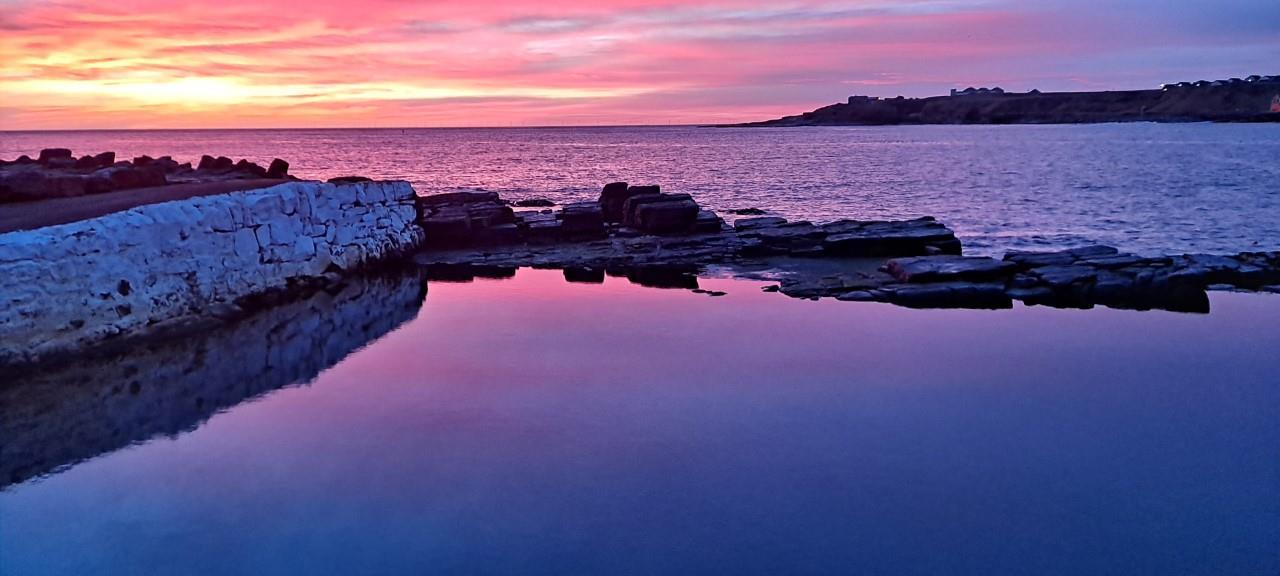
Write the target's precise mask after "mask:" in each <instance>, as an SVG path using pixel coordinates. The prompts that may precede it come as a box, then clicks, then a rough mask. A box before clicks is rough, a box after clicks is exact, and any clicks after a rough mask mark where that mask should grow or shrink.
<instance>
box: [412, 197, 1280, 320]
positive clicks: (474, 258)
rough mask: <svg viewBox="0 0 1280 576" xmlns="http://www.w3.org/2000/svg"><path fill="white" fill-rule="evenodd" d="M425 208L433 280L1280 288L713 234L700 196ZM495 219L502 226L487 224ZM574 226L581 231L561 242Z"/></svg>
mask: <svg viewBox="0 0 1280 576" xmlns="http://www.w3.org/2000/svg"><path fill="white" fill-rule="evenodd" d="M632 188H641V191H640V192H638V193H637V192H630V189H632ZM646 199H651V200H649V201H651V202H653V203H654V204H657V205H661V204H670V205H671V206H672V208H671V211H672V212H673V213H679V214H680V216H679V217H681V218H684V219H685V220H683V222H684V224H682V225H681V226H679V227H677V228H668V227H666V226H665V225H664V226H658V227H656V228H649V229H646V225H645V218H644V217H643V216H640V217H637V216H636V215H637V214H643V212H642V211H643V210H644V206H646V205H647V204H646ZM420 204H421V205H423V206H429V207H435V206H442V207H446V208H442V209H439V210H435V211H431V210H427V211H425V212H424V219H425V220H424V225H425V226H428V238H429V239H430V238H431V236H432V232H431V230H432V228H431V226H433V225H434V226H440V225H441V222H440V221H439V220H441V219H446V220H449V221H452V222H455V224H454V227H453V228H449V230H456V231H458V235H456V236H449V237H447V240H448V241H447V242H441V241H440V240H441V239H439V238H437V241H436V242H431V241H430V240H429V247H428V249H427V250H426V251H424V252H421V253H419V254H418V255H416V256H415V257H414V259H415V260H416V261H417V262H419V263H420V264H424V265H426V266H427V267H428V268H429V269H431V270H432V275H433V277H445V278H451V277H461V278H469V277H472V276H474V275H477V274H484V273H485V272H484V271H485V270H498V271H502V272H501V273H502V274H506V273H507V272H506V271H508V270H511V271H514V269H515V268H517V267H522V266H532V267H539V268H563V269H565V271H566V273H565V275H566V279H568V280H571V281H576V282H580V281H595V279H600V280H603V278H604V275H605V274H606V273H612V274H616V275H622V276H627V277H633V276H644V275H652V276H655V277H661V276H662V275H663V274H664V273H665V272H664V271H667V272H669V271H674V272H675V276H674V277H677V278H683V277H688V276H689V275H691V271H692V272H696V271H697V270H700V269H703V268H705V267H708V266H719V267H728V268H730V269H732V270H735V271H736V272H737V273H741V274H743V275H747V276H753V277H776V278H779V279H780V286H779V291H780V292H782V293H783V294H786V295H789V296H794V297H799V298H838V299H841V300H855V301H856V300H864V301H879V302H890V303H894V304H900V305H904V306H914V307H930V308H932V307H966V308H1006V307H1010V306H1012V303H1013V301H1015V300H1019V301H1022V302H1025V303H1027V304H1040V305H1048V306H1056V307H1077V308H1080V307H1091V306H1094V305H1105V306H1111V307H1116V308H1132V309H1151V308H1160V309H1168V310H1179V311H1187V312H1205V311H1207V310H1208V297H1207V295H1206V293H1205V290H1206V288H1208V287H1210V286H1215V285H1217V286H1222V287H1232V288H1240V289H1249V290H1266V289H1269V288H1268V287H1269V286H1272V285H1275V284H1280V254H1277V253H1246V254H1239V255H1235V256H1213V255H1184V256H1176V257H1167V258H1143V257H1139V256H1135V255H1132V254H1122V253H1120V252H1119V251H1118V250H1116V249H1115V248H1111V247H1106V246H1092V247H1085V248H1078V249H1074V250H1066V251H1061V252H1047V253H1031V252H1012V253H1010V254H1008V255H1007V256H1006V257H1005V259H1003V260H996V259H993V258H986V257H966V256H962V255H961V252H962V247H961V244H960V241H959V240H958V239H957V238H956V236H955V233H954V232H953V231H951V230H950V229H949V228H947V227H946V226H945V225H943V224H941V223H939V222H937V221H936V220H934V219H933V218H929V217H924V218H918V219H915V220H902V221H856V220H839V221H835V222H829V223H825V224H814V223H811V222H803V221H801V222H789V221H787V220H786V219H784V218H778V217H755V218H744V219H739V220H737V221H736V222H734V225H733V226H732V227H728V226H725V225H723V223H721V222H720V221H719V219H718V218H716V219H715V221H714V222H715V225H714V226H711V225H707V226H702V225H700V224H698V222H697V221H696V220H695V222H694V224H692V225H690V224H688V216H689V214H690V213H692V211H693V209H694V208H692V207H690V206H689V204H693V205H694V206H695V207H696V203H694V202H693V200H692V198H689V197H688V196H687V195H681V194H670V195H666V194H662V193H661V192H660V191H659V189H658V188H657V187H652V188H649V187H629V186H626V185H625V184H621V183H619V184H610V185H608V186H606V187H605V191H604V192H603V193H602V194H601V197H600V199H599V200H598V201H597V202H596V203H589V202H588V203H581V204H571V205H569V206H566V207H565V208H564V210H562V211H561V212H560V213H558V214H557V213H544V212H536V211H535V212H524V213H517V212H511V211H508V210H503V208H504V207H505V206H506V204H505V203H504V202H503V201H502V200H501V198H499V197H498V196H497V194H496V193H482V194H477V193H454V194H448V195H437V196H428V197H425V198H423V199H421V200H420ZM698 211H699V214H703V213H706V211H704V210H701V209H700V208H698ZM495 212H497V213H500V214H501V217H500V218H498V219H497V221H500V222H502V223H500V224H496V225H495V224H494V223H493V222H494V221H495V220H494V219H493V218H492V217H491V215H492V214H493V213H495ZM665 217H666V216H664V218H665ZM433 220H436V221H435V222H433ZM650 222H653V221H652V220H651V221H650ZM708 223H710V222H708ZM566 226H569V227H570V229H572V230H573V232H574V233H572V234H570V233H566V232H565V230H566V228H565V227H566ZM495 228H496V229H498V230H503V231H504V232H501V233H499V232H497V231H495ZM477 270H479V271H480V272H477ZM668 275H669V274H668ZM677 285H679V283H677ZM694 287H695V288H696V283H695V284H694Z"/></svg>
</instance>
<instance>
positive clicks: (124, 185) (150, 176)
mask: <svg viewBox="0 0 1280 576" xmlns="http://www.w3.org/2000/svg"><path fill="white" fill-rule="evenodd" d="M90 178H91V179H93V180H95V182H103V181H107V182H110V185H109V186H105V185H103V184H95V191H107V190H128V189H131V188H148V187H152V186H164V185H165V184H167V183H168V181H167V179H166V178H165V175H164V171H163V170H161V169H160V168H159V167H156V166H147V167H144V168H137V167H133V166H129V165H125V166H112V167H110V168H103V169H101V170H98V171H96V172H94V173H93V174H91V175H90ZM104 188H105V189H104Z"/></svg>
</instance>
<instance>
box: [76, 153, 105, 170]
mask: <svg viewBox="0 0 1280 576" xmlns="http://www.w3.org/2000/svg"><path fill="white" fill-rule="evenodd" d="M101 167H102V164H100V163H98V159H97V158H94V157H93V156H81V157H80V159H79V160H76V163H75V166H74V168H75V169H76V170H96V169H98V168H101Z"/></svg>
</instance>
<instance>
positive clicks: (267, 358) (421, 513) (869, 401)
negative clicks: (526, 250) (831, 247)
mask: <svg viewBox="0 0 1280 576" xmlns="http://www.w3.org/2000/svg"><path fill="white" fill-rule="evenodd" d="M702 284H703V287H704V288H712V289H719V290H724V291H727V292H728V293H729V294H728V295H727V296H725V297H722V298H711V297H707V296H703V295H698V294H693V293H690V292H688V291H679V290H655V289H649V288H641V287H637V286H633V285H630V284H627V283H626V282H625V281H624V280H622V279H616V278H609V279H608V280H607V282H606V283H605V284H603V285H582V284H566V283H564V281H563V280H562V278H561V276H560V274H559V273H558V272H555V271H535V270H521V271H520V272H519V273H518V274H517V275H516V277H515V278H514V279H510V280H480V281H477V282H475V283H470V284H451V283H438V282H432V283H431V284H430V286H429V291H428V292H427V293H426V296H425V299H424V297H423V290H422V285H421V283H420V281H419V280H418V279H416V278H414V277H407V278H401V279H393V280H391V281H384V282H382V283H380V284H377V285H375V286H372V287H370V288H368V289H366V290H365V291H364V292H360V293H357V294H355V295H354V296H345V295H340V296H338V297H334V298H330V297H328V296H322V297H320V299H319V300H315V301H310V302H307V303H304V304H303V305H297V306H291V307H285V308H283V309H281V310H279V311H275V312H272V313H271V314H273V315H274V316H271V317H269V318H266V319H264V320H255V321H253V322H251V323H250V324H248V325H247V327H244V328H238V329H235V330H232V331H230V332H227V333H225V334H223V333H219V334H213V335H210V336H209V340H207V341H205V342H204V343H203V344H200V345H199V346H195V347H194V348H186V347H184V346H188V345H186V344H183V345H177V344H174V346H176V347H175V348H166V349H161V350H159V351H156V352H153V353H144V352H143V351H139V352H138V353H136V354H133V355H131V357H130V358H129V359H128V360H125V361H122V362H124V363H125V364H128V363H134V364H130V365H117V364H109V363H108V364H104V365H100V366H95V365H88V366H84V367H78V368H77V367H69V368H68V369H67V371H68V372H67V373H68V374H69V375H70V376H69V377H68V378H67V379H66V381H53V382H45V383H44V384H40V383H28V384H21V385H18V386H17V387H16V389H17V392H12V393H10V394H9V395H8V396H4V397H3V399H4V400H5V407H4V408H3V410H5V411H6V414H5V416H6V418H7V419H8V424H7V426H9V428H8V430H9V431H10V432H11V431H12V430H13V429H14V428H15V427H17V428H20V429H22V430H24V434H25V436H23V437H24V438H33V437H39V438H40V441H39V442H27V443H26V444H24V445H19V446H13V447H11V448H10V449H9V452H7V453H6V459H7V460H9V462H7V463H6V464H5V468H6V472H7V473H8V474H10V475H11V478H13V479H16V480H17V481H16V482H13V483H10V484H8V485H7V486H6V487H5V488H4V489H3V490H0V543H2V544H0V573H3V574H6V575H8V574H14V575H27V574H142V573H154V574H246V573H253V574H286V573H307V574H342V575H349V574H387V573H442V574H652V573H720V574H794V573H812V574H908V575H910V574H975V575H977V574H983V575H985V574H1041V575H1044V574H1071V575H1078V574H1205V575H1208V574H1276V573H1277V572H1280V448H1278V447H1280V425H1277V422H1280V385H1278V384H1277V379H1276V374H1278V373H1280V355H1277V354H1276V350H1277V349H1280V325H1278V324H1277V323H1276V322H1274V319H1275V318H1276V317H1277V313H1278V312H1280V297H1274V296H1257V295H1241V294H1221V293H1215V294H1213V296H1212V298H1213V308H1214V310H1213V312H1212V313H1211V314H1208V315H1185V314H1174V313H1166V312H1129V311H1115V310H1105V309H1098V310H1089V311H1067V310H1051V309H1044V308H1026V307H1021V306H1019V307H1017V308H1014V309H1013V310H1007V311H994V312H993V311H964V310H942V311H939V310H926V311H920V310H908V309H903V308H896V307H892V306H888V305H882V304H855V303H840V302H834V301H822V302H810V301H801V300H792V299H788V298H785V297H783V296H781V295H778V294H766V293H762V292H760V286H761V285H760V284H759V283H757V282H749V281H741V280H727V279H712V280H706V279H704V280H703V281H702ZM289 327H292V328H289ZM326 346H327V347H326ZM260 351H261V352H260ZM348 352H350V354H349V355H347V353H348ZM148 354H150V356H151V357H149V355H148ZM317 358H327V360H325V361H323V362H321V363H317V361H316V359H317ZM140 367H142V368H143V369H140ZM155 371H158V372H155ZM153 372H154V373H155V374H157V375H156V376H155V377H154V378H150V377H149V376H148V375H149V374H152V373H153ZM55 380H56V379H55ZM135 382H136V383H137V386H136V387H135V386H133V383H135ZM50 395H52V397H54V398H57V399H58V401H57V402H49V403H47V404H45V403H42V402H44V400H42V399H46V400H47V398H49V397H50ZM81 401H83V403H82V404H83V410H82V411H77V410H75V409H69V408H67V407H68V406H74V405H76V404H77V403H80V402H81ZM87 432H93V433H92V434H89V433H87ZM12 439H13V438H10V440H12ZM130 443H132V444H130ZM88 445H92V446H96V447H95V448H94V449H92V450H89V451H88V453H85V446H88ZM98 454H100V455H98ZM95 455H96V457H95ZM86 458H88V459H87V460H85V459H86ZM75 462H79V463H78V464H73V463H75ZM51 467H58V469H59V470H60V471H59V472H57V473H54V474H52V475H44V476H34V477H33V476H32V474H37V473H43V472H48V469H49V468H51Z"/></svg>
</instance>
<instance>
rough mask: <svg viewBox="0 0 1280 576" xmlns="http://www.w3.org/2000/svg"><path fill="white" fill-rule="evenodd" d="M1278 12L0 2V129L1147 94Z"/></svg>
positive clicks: (1279, 19)
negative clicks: (972, 89)
mask: <svg viewBox="0 0 1280 576" xmlns="http://www.w3.org/2000/svg"><path fill="white" fill-rule="evenodd" d="M303 6H305V8H302V7H303ZM1278 6H1280V5H1278V4H1276V3H1274V2H1270V1H1258V0H1228V1H1226V2H1214V3H1211V4H1210V3H1200V2H1194V1H1192V0H1173V1H1160V2H1157V1H1155V0H1129V1H1127V2H1101V1H1100V0H1082V1H1075V2H1068V1H1067V0H1052V1H1050V2H1035V3H1028V2H1013V1H1011V0H909V1H892V0H853V1H847V0H846V1H839V0H825V1H808V2H779V3H772V4H771V5H767V6H766V5H763V3H759V2H737V1H732V0H725V1H715V0H710V1H702V2H697V3H689V2H673V1H670V0H625V1H623V2H610V3H605V2H586V1H583V0H558V1H552V2H542V1H540V2H529V1H527V0H518V1H514V2H512V1H504V2H491V1H484V0H482V1H478V2H466V3H456V2H430V3H424V2H397V1H393V0H371V1H367V2H360V3H354V2H333V1H329V2H326V1H323V0H322V1H317V2H307V3H305V4H303V3H295V2H283V1H281V0H260V1H257V2H234V1H232V2H209V1H207V0H196V1H193V2H187V3H177V4H175V3H170V2H160V1H158V0H126V1H123V2H101V1H94V0H89V1H85V2H76V1H65V2H63V1H58V2H43V1H31V0H0V8H3V11H2V12H0V29H2V30H3V34H0V59H2V61H3V62H4V64H3V71H2V72H0V93H2V94H4V96H5V97H4V99H3V102H0V128H4V129H22V128H92V127H236V126H247V127H251V126H432V125H498V126H502V125H511V124H516V125H530V124H630V123H666V122H713V121H739V120H750V119H759V118H765V117H772V116H777V115H782V114H787V113H794V112H798V111H801V110H804V109H808V108H811V107H814V106H817V105H822V104H826V103H830V102H833V101H837V100H841V99H843V98H844V97H845V96H847V95H848V94H851V93H868V94H873V95H880V96H894V95H897V94H905V95H910V96H918V95H929V94H936V93H942V92H944V91H945V90H946V89H947V88H950V87H957V86H959V87H963V86H967V85H1001V86H1003V87H1005V88H1008V89H1012V90H1026V89H1030V88H1040V89H1042V90H1069V89H1097V88H1135V87H1150V86H1153V85H1156V84H1158V83H1160V82H1164V81H1176V80H1195V79H1199V78H1216V77H1225V76H1243V75H1247V74H1254V73H1260V74H1265V73H1274V72H1275V70H1274V67H1275V62H1276V61H1277V56H1278V55H1280V33H1278V32H1280V7H1278Z"/></svg>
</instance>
